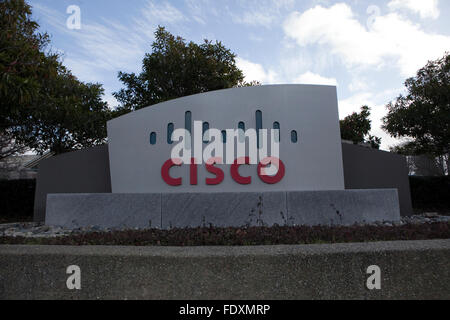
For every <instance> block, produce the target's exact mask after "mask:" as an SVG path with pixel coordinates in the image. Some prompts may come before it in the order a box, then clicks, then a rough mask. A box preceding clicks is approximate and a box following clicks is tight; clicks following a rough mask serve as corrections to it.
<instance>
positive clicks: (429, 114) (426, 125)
mask: <svg viewBox="0 0 450 320" xmlns="http://www.w3.org/2000/svg"><path fill="white" fill-rule="evenodd" d="M405 86H406V88H407V90H408V94H407V95H406V96H403V95H400V96H399V97H398V98H397V99H396V101H394V102H390V103H389V104H388V105H387V109H388V115H387V116H386V117H385V118H384V119H383V121H384V125H383V129H385V130H386V131H387V132H389V134H391V135H392V136H394V137H396V138H400V137H408V138H411V139H412V141H411V142H409V143H408V144H407V145H405V146H403V151H404V152H407V153H409V154H430V155H434V156H441V155H446V154H448V153H449V152H450V55H449V54H448V53H447V54H445V56H444V57H443V58H441V59H438V60H436V61H430V62H428V64H427V65H426V66H425V67H424V68H422V69H420V70H419V71H418V72H417V75H416V76H415V77H413V78H409V79H408V80H406V82H405Z"/></svg>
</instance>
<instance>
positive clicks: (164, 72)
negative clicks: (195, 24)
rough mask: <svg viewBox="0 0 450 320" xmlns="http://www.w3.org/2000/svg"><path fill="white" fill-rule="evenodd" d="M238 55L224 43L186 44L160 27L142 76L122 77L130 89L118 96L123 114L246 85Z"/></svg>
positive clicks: (146, 57)
mask: <svg viewBox="0 0 450 320" xmlns="http://www.w3.org/2000/svg"><path fill="white" fill-rule="evenodd" d="M235 57H236V55H235V54H234V53H232V52H231V51H230V50H229V49H227V48H225V47H224V46H223V45H222V43H221V42H215V43H212V42H211V41H208V40H205V41H204V43H202V44H200V45H198V44H196V43H194V42H189V43H186V41H185V40H184V39H183V38H181V37H175V36H173V35H172V34H171V33H169V32H168V31H166V30H165V28H164V27H158V29H157V30H156V32H155V41H154V42H153V44H152V52H151V53H148V54H146V55H145V58H144V60H143V63H142V72H141V73H140V74H139V75H136V74H134V73H124V72H120V73H119V79H120V81H122V82H123V83H124V85H125V87H126V88H124V89H121V90H120V91H119V92H116V93H115V94H114V96H115V98H116V99H117V100H118V101H119V102H120V103H121V106H120V107H119V112H129V111H133V110H138V109H141V108H144V107H148V106H151V105H154V104H157V103H160V102H164V101H167V100H171V99H175V98H179V97H183V96H188V95H192V94H196V93H202V92H207V91H211V90H219V89H226V88H232V87H234V86H237V85H238V84H241V85H242V84H243V79H244V76H243V73H242V71H241V70H239V69H238V68H237V67H236V63H235Z"/></svg>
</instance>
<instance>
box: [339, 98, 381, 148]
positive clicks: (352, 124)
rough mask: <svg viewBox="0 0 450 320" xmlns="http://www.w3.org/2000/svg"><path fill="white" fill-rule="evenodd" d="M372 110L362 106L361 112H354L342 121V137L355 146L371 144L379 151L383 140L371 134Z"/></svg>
mask: <svg viewBox="0 0 450 320" xmlns="http://www.w3.org/2000/svg"><path fill="white" fill-rule="evenodd" d="M369 117H370V108H369V107H368V106H362V107H361V112H360V113H357V112H354V113H352V114H351V115H349V116H347V117H346V118H344V120H341V121H340V126H341V137H342V139H344V140H349V141H352V142H353V143H354V144H359V143H369V144H370V145H371V146H372V148H375V149H379V148H380V145H381V138H378V137H375V136H372V135H370V134H369V132H370V130H371V127H372V125H371V120H370V119H369Z"/></svg>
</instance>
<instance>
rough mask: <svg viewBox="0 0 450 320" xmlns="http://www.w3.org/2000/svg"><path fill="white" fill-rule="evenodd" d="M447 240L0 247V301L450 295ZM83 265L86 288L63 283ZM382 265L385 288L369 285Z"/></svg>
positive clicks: (82, 276)
mask: <svg viewBox="0 0 450 320" xmlns="http://www.w3.org/2000/svg"><path fill="white" fill-rule="evenodd" d="M449 255H450V240H430V241H398V242H377V243H353V244H330V245H298V246H257V247H187V248H181V247H103V246H100V247H98V246H90V247H89V246H88V247H66V246H0V299H188V300H195V299H250V300H259V299H450V269H449V268H448V257H449ZM70 265H78V266H79V267H80V268H81V283H82V289H81V290H79V291H70V290H68V289H67V287H66V280H67V275H66V273H65V271H66V268H67V267H68V266H70ZM371 265H377V266H379V267H380V269H381V290H374V291H370V290H368V289H367V288H366V280H367V277H368V275H367V273H366V271H367V268H368V267H369V266H371Z"/></svg>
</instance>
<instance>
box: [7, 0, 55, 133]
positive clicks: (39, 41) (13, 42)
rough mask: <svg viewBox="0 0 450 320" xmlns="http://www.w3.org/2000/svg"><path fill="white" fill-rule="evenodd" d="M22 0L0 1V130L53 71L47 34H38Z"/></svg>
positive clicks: (14, 116)
mask: <svg viewBox="0 0 450 320" xmlns="http://www.w3.org/2000/svg"><path fill="white" fill-rule="evenodd" d="M30 16H31V7H30V6H29V5H28V4H27V3H26V2H25V1H24V0H5V1H1V2H0V28H1V30H2V31H1V33H0V124H1V127H0V130H2V131H3V130H5V128H7V127H8V126H9V125H10V124H11V122H15V120H16V118H20V117H21V114H22V113H23V112H22V111H23V109H24V108H29V103H30V102H32V101H33V99H35V98H36V97H37V96H38V95H39V90H40V88H41V86H42V82H41V81H42V79H48V78H50V77H52V76H54V75H55V74H56V66H57V65H58V62H57V56H56V55H52V54H45V53H44V52H43V50H44V49H45V47H46V46H47V44H48V42H49V38H48V35H47V34H45V33H43V34H42V33H38V32H37V29H38V27H39V26H38V24H37V23H36V22H35V21H32V20H31V19H30Z"/></svg>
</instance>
